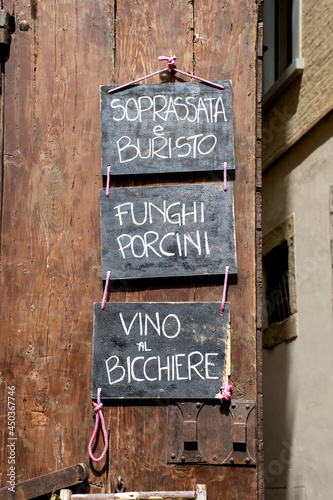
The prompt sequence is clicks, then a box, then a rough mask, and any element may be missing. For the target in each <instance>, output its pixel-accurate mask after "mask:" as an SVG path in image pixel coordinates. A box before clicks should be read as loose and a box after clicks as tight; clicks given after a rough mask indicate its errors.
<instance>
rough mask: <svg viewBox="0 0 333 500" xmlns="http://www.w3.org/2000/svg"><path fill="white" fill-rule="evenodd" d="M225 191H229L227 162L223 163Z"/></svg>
mask: <svg viewBox="0 0 333 500" xmlns="http://www.w3.org/2000/svg"><path fill="white" fill-rule="evenodd" d="M223 190H224V191H226V190H227V162H226V161H225V162H224V163H223Z"/></svg>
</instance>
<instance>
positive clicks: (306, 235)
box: [263, 112, 333, 500]
mask: <svg viewBox="0 0 333 500" xmlns="http://www.w3.org/2000/svg"><path fill="white" fill-rule="evenodd" d="M331 186H333V112H331V113H330V114H329V115H327V116H326V117H325V118H324V119H322V120H321V121H320V123H319V124H317V125H316V126H315V127H314V128H313V129H312V130H311V131H310V132H309V133H308V134H306V135H305V136H304V137H302V138H301V139H300V140H299V141H298V142H297V143H296V144H295V146H293V147H292V148H291V149H289V150H288V152H286V153H285V154H284V155H282V156H281V157H280V158H279V159H278V160H277V161H276V162H275V163H274V164H272V165H271V166H270V167H269V168H268V169H267V170H266V171H265V172H264V175H263V236H264V238H265V235H266V234H268V233H269V232H270V231H271V230H273V229H274V228H276V227H278V226H279V225H281V223H282V222H283V221H285V220H286V219H287V218H288V217H289V216H291V215H292V214H294V230H295V235H294V252H295V291H296V302H297V337H296V338H295V339H294V340H291V341H288V342H282V343H280V344H279V345H276V346H275V347H272V348H270V349H264V351H263V382H264V444H265V480H266V498H267V499H277V498H278V499H282V498H286V499H288V500H305V499H307V500H320V499H322V500H328V499H329V498H332V491H333V473H332V456H333V418H332V415H333V397H332V396H333V319H332V260H331V257H332V256H331V241H330V225H331V224H332V214H331V213H330V187H331Z"/></svg>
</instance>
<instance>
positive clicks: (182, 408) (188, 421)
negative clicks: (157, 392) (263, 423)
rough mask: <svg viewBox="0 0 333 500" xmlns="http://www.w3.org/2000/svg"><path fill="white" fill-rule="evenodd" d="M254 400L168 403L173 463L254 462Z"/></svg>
mask: <svg viewBox="0 0 333 500" xmlns="http://www.w3.org/2000/svg"><path fill="white" fill-rule="evenodd" d="M255 432H256V418H255V402H254V401H247V400H246V401H235V400H233V401H232V402H231V404H230V405H221V404H220V403H216V404H205V403H193V402H180V403H178V402H177V403H174V404H173V405H169V407H168V452H167V453H168V457H167V462H168V463H172V464H189V463H191V464H193V463H194V464H212V465H245V466H246V465H255V463H256V451H255Z"/></svg>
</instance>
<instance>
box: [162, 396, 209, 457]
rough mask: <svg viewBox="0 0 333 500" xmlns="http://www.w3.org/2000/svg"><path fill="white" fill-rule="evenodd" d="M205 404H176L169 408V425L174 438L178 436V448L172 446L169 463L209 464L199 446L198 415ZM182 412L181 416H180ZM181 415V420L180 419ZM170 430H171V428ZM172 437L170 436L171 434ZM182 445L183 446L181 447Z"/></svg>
mask: <svg viewBox="0 0 333 500" xmlns="http://www.w3.org/2000/svg"><path fill="white" fill-rule="evenodd" d="M202 407H203V403H192V402H190V403H188V402H187V403H175V404H174V405H171V406H169V419H168V422H169V425H171V426H172V431H171V432H172V433H173V436H174V437H175V436H177V444H178V446H176V447H173V446H172V444H171V449H170V454H169V457H168V459H169V460H168V462H170V463H183V464H184V463H207V459H206V458H205V457H204V455H203V453H202V452H201V451H200V449H199V446H198V429H197V423H198V415H199V413H200V410H201V408H202ZM179 411H180V414H179ZM180 415H181V418H180ZM169 430H170V428H169ZM169 437H170V434H169ZM180 443H181V445H180Z"/></svg>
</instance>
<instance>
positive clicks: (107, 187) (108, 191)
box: [106, 165, 111, 197]
mask: <svg viewBox="0 0 333 500" xmlns="http://www.w3.org/2000/svg"><path fill="white" fill-rule="evenodd" d="M110 174H111V167H110V165H108V168H107V173H106V196H107V197H109V196H110Z"/></svg>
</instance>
